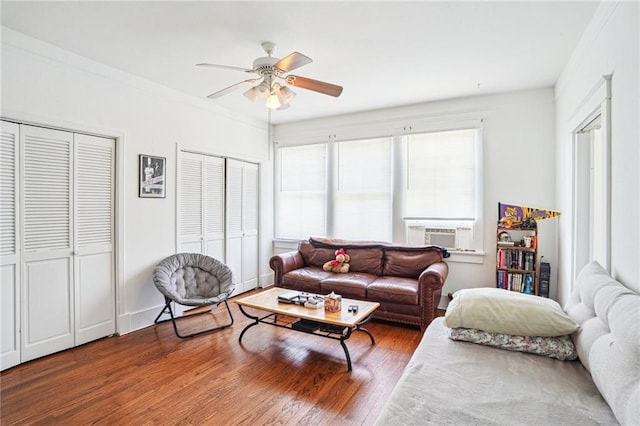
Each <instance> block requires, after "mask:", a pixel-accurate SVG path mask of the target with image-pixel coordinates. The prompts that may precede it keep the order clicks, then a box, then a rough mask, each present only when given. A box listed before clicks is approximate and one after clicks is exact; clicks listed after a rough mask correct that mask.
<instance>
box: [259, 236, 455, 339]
mask: <svg viewBox="0 0 640 426" xmlns="http://www.w3.org/2000/svg"><path fill="white" fill-rule="evenodd" d="M340 248H343V249H345V251H346V252H347V254H348V255H349V256H350V257H351V260H350V261H349V264H350V265H351V266H350V268H349V272H347V273H334V272H327V271H324V270H323V269H322V265H324V263H325V262H327V261H329V260H332V259H334V258H335V255H334V252H335V250H337V249H340ZM447 257H449V253H447V251H446V249H444V248H442V247H438V246H404V245H397V244H391V243H381V242H368V241H346V240H336V239H327V238H315V237H313V238H310V239H309V240H308V241H302V242H300V243H299V245H298V250H296V251H292V252H288V253H282V254H277V255H274V256H273V257H271V260H270V261H269V265H270V266H271V269H273V271H274V272H275V280H274V284H275V285H276V286H278V287H284V288H289V289H293V290H299V291H305V292H309V293H316V294H329V293H331V292H332V291H333V292H335V293H336V294H339V295H341V296H342V297H347V298H350V299H360V300H369V301H374V302H379V303H380V307H379V308H378V309H377V310H376V312H375V318H379V319H384V320H389V321H395V322H400V323H405V324H413V325H417V326H419V327H420V328H421V329H424V328H425V327H427V326H428V325H429V323H431V321H432V320H433V318H434V317H435V316H436V309H437V306H438V302H439V300H440V293H441V289H442V286H443V285H444V282H445V280H446V278H447V274H448V272H449V268H448V266H447V263H446V262H445V261H444V260H443V259H444V258H447Z"/></svg>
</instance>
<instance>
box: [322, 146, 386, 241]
mask: <svg viewBox="0 0 640 426" xmlns="http://www.w3.org/2000/svg"><path fill="white" fill-rule="evenodd" d="M391 159H392V156H391V139H390V138H384V139H373V140H362V141H349V142H340V143H338V144H337V177H336V179H335V181H334V185H335V191H332V194H333V203H334V204H333V206H334V209H333V214H334V217H333V221H332V222H333V230H332V234H333V236H334V237H336V238H338V237H339V238H345V239H358V240H380V241H390V240H391V186H392V179H391V170H392V167H391V161H392V160H391Z"/></svg>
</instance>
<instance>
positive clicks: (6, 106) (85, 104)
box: [0, 27, 272, 333]
mask: <svg viewBox="0 0 640 426" xmlns="http://www.w3.org/2000/svg"><path fill="white" fill-rule="evenodd" d="M1 57H2V98H1V101H2V104H1V108H2V109H1V112H0V115H1V116H2V117H3V118H9V119H15V120H19V121H26V122H33V123H39V124H44V125H50V126H53V127H61V128H67V129H73V130H78V131H84V132H91V133H97V134H101V135H106V136H112V137H115V138H116V139H117V157H118V161H119V163H118V166H119V169H118V170H117V175H118V190H119V193H118V194H117V200H118V205H117V212H118V219H119V222H118V225H119V228H118V231H117V232H118V235H117V240H118V243H119V246H118V248H119V250H118V256H117V257H118V261H119V262H118V265H119V270H118V271H117V275H118V277H117V278H118V307H117V314H118V330H119V332H121V333H125V332H128V331H131V330H135V329H137V328H140V327H144V326H147V325H149V324H151V323H152V322H153V319H154V318H155V316H156V315H157V313H158V312H159V310H160V307H161V305H162V303H163V299H162V297H161V295H160V293H159V292H158V291H157V290H156V288H155V287H154V285H153V282H152V278H151V273H152V270H153V267H154V266H155V265H156V264H157V263H158V261H159V260H161V259H162V258H164V257H165V256H167V255H169V254H172V253H175V250H176V223H175V220H176V157H177V149H178V148H177V147H178V146H179V147H181V148H189V149H192V150H196V151H199V152H202V153H207V154H213V155H220V156H228V157H234V158H238V159H242V160H246V161H252V162H256V163H261V171H262V172H261V176H260V179H261V186H262V189H263V190H264V191H265V194H266V200H265V201H264V202H263V203H262V205H263V208H265V209H269V211H268V213H267V214H264V210H263V214H262V215H261V217H267V218H271V217H272V213H271V211H272V210H271V202H270V201H269V199H268V197H270V194H271V193H272V189H271V187H272V186H271V182H272V166H271V160H270V159H269V151H268V146H267V125H266V123H262V122H253V121H249V120H248V119H246V118H243V117H240V116H237V115H233V114H232V113H230V112H228V111H225V110H223V109H221V108H218V107H216V106H214V105H212V104H211V103H209V102H206V101H205V100H200V99H195V98H191V97H188V96H186V95H183V94H180V93H178V92H175V91H173V90H170V89H168V88H166V87H163V86H160V85H158V84H155V83H152V82H149V81H146V80H143V79H140V78H137V77H134V76H131V75H128V74H125V73H123V72H120V71H118V70H115V69H112V68H108V67H106V66H103V65H101V64H98V63H96V62H93V61H90V60H88V59H86V58H82V57H79V56H76V55H74V54H72V53H70V52H67V51H64V50H61V49H58V48H56V47H54V46H52V45H49V44H46V43H43V42H40V41H38V40H35V39H32V38H29V37H26V36H24V35H22V34H19V33H16V32H14V31H12V30H9V29H7V28H4V27H3V28H2V52H1ZM139 154H150V155H155V156H162V157H166V158H167V188H166V198H164V199H142V198H138V181H137V174H138V155H139ZM261 225H262V226H264V227H265V232H267V233H269V232H271V226H270V224H269V222H268V221H267V222H266V223H265V222H264V221H261ZM261 238H262V242H263V246H264V245H265V242H266V248H264V247H263V250H262V253H261V264H260V273H261V275H265V274H268V271H269V268H268V264H267V260H268V257H269V255H270V254H271V238H272V237H271V235H270V234H267V235H266V236H264V235H262V236H261Z"/></svg>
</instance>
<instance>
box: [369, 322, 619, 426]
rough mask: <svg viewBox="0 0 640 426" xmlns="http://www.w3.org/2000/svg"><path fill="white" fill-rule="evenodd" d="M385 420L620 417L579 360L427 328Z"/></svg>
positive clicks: (540, 421)
mask: <svg viewBox="0 0 640 426" xmlns="http://www.w3.org/2000/svg"><path fill="white" fill-rule="evenodd" d="M376 424H377V425H384V426H386V425H425V424H434V425H470V424H473V425H492V424H493V425H520V424H521V425H581V426H584V425H594V424H618V422H617V421H616V418H615V416H614V415H613V413H612V411H611V409H610V408H609V406H608V405H607V403H606V402H605V401H604V399H603V398H602V397H601V396H600V393H599V392H598V390H597V389H596V387H595V385H594V384H593V382H592V380H591V376H590V375H589V373H588V372H587V371H586V370H585V368H584V367H583V366H582V364H581V363H580V362H579V361H558V360H555V359H552V358H548V357H543V356H539V355H532V354H524V353H521V352H510V351H506V350H502V349H496V348H491V347H487V346H481V345H476V344H473V343H467V342H459V341H453V340H450V339H449V338H448V337H447V328H446V327H445V326H444V324H443V319H442V318H437V319H435V320H434V321H433V322H432V323H431V325H430V326H429V327H428V328H427V330H426V332H425V334H424V338H423V339H422V341H421V343H420V345H419V346H418V348H417V349H416V351H415V353H414V354H413V357H412V358H411V360H410V362H409V364H408V365H407V368H406V369H405V371H404V373H403V375H402V377H401V379H400V381H399V382H398V384H397V385H396V387H395V389H394V390H393V392H392V394H391V396H390V397H389V400H388V401H387V403H386V405H385V407H384V408H383V411H382V413H381V414H380V416H379V417H378V419H377V420H376Z"/></svg>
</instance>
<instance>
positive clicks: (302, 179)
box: [275, 144, 327, 239]
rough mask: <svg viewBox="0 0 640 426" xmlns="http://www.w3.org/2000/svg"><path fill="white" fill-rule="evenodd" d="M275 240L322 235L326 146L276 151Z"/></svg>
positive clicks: (324, 222) (324, 231)
mask: <svg viewBox="0 0 640 426" xmlns="http://www.w3.org/2000/svg"><path fill="white" fill-rule="evenodd" d="M278 156H279V158H278V166H279V176H278V178H279V179H278V188H277V190H276V197H277V200H276V203H277V216H276V225H275V227H276V236H277V237H278V238H297V239H305V238H308V237H309V236H312V235H326V207H325V202H326V182H327V170H326V161H327V145H326V144H319V145H307V146H297V147H289V148H283V149H279V150H278Z"/></svg>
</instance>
